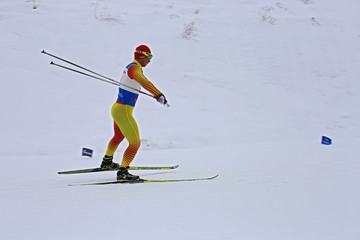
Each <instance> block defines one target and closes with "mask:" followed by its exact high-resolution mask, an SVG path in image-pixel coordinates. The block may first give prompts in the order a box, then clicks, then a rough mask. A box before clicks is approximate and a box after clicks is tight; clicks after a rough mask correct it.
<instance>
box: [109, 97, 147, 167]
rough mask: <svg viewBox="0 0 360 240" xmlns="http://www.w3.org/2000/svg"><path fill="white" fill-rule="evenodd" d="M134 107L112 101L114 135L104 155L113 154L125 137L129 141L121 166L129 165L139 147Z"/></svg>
mask: <svg viewBox="0 0 360 240" xmlns="http://www.w3.org/2000/svg"><path fill="white" fill-rule="evenodd" d="M133 110H134V107H132V106H129V105H125V104H121V103H118V102H116V103H114V105H113V106H112V109H111V115H112V117H113V119H114V137H113V138H112V139H111V140H110V142H109V144H108V147H107V150H106V155H107V156H113V155H114V153H115V151H116V149H117V148H118V146H119V144H120V143H121V142H122V140H124V138H126V140H127V141H128V142H129V146H128V148H127V149H126V150H125V152H124V155H123V159H122V162H121V166H125V167H127V166H129V165H130V163H131V162H132V160H133V159H134V158H135V155H136V153H137V151H138V150H139V148H140V134H139V128H138V125H137V123H136V121H135V119H134V117H133V115H132V113H133Z"/></svg>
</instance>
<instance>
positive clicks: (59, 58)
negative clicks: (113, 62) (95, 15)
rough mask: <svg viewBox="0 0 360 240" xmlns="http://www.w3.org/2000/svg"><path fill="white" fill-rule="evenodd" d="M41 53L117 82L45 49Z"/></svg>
mask: <svg viewBox="0 0 360 240" xmlns="http://www.w3.org/2000/svg"><path fill="white" fill-rule="evenodd" d="M41 53H44V54H46V55H49V56H50V57H53V58H56V59H58V60H60V61H63V62H66V63H68V64H70V65H73V66H75V67H78V68H80V69H83V70H85V71H88V72H90V73H92V74H95V75H97V76H100V77H102V78H105V79H107V80H109V81H112V82H115V83H117V81H115V80H113V79H111V78H108V77H106V76H104V75H101V74H99V73H97V72H94V71H91V70H90V69H87V68H85V67H82V66H80V65H78V64H75V63H73V62H70V61H68V60H65V59H63V58H61V57H58V56H55V55H53V54H51V53H48V52H45V50H42V51H41Z"/></svg>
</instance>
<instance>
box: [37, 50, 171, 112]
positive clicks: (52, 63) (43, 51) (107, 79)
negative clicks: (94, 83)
mask: <svg viewBox="0 0 360 240" xmlns="http://www.w3.org/2000/svg"><path fill="white" fill-rule="evenodd" d="M41 53H43V54H46V55H49V56H50V57H53V58H56V59H58V60H61V61H63V62H66V63H68V64H70V65H73V66H75V67H77V68H80V69H83V70H85V71H88V72H90V73H92V74H95V75H97V76H99V77H101V78H99V77H96V76H94V75H91V74H88V73H84V72H81V71H79V70H76V69H73V68H69V67H66V66H63V65H60V64H57V63H54V62H51V63H50V64H51V65H54V66H57V67H60V68H64V69H67V70H70V71H73V72H76V73H79V74H82V75H85V76H88V77H92V78H95V79H98V80H101V81H103V82H107V83H110V84H113V85H117V86H124V87H127V88H129V89H132V90H134V91H137V92H139V93H141V94H144V95H147V96H149V97H152V98H156V97H155V96H153V95H151V94H148V93H146V92H143V91H141V90H138V89H136V88H132V87H129V86H127V85H125V84H122V83H120V82H118V81H116V80H114V79H111V78H109V77H106V76H104V75H101V74H99V73H97V72H94V71H92V70H90V69H87V68H85V67H82V66H80V65H78V64H75V63H73V62H70V61H68V60H66V59H63V58H61V57H58V56H55V55H53V54H51V53H48V52H45V50H42V51H41ZM165 106H166V107H170V105H169V104H168V103H167V104H165Z"/></svg>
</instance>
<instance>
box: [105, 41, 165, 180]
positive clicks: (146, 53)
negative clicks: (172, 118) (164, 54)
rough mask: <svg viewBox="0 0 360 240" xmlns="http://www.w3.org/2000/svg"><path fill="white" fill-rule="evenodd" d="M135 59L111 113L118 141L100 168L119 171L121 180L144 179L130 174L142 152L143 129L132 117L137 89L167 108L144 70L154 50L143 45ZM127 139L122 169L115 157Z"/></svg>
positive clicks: (106, 154) (115, 140)
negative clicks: (135, 160) (136, 156)
mask: <svg viewBox="0 0 360 240" xmlns="http://www.w3.org/2000/svg"><path fill="white" fill-rule="evenodd" d="M134 55H135V56H134V58H135V59H134V60H133V61H132V62H131V63H130V64H129V65H127V66H126V68H125V70H124V71H123V75H122V77H121V80H120V83H121V84H123V85H120V87H119V94H118V98H117V101H116V102H115V103H114V104H113V106H112V109H111V115H112V117H113V119H114V137H113V138H112V139H111V140H110V142H109V144H108V147H107V150H106V153H105V156H104V158H103V161H102V162H101V166H100V167H101V168H104V169H117V168H119V171H118V172H117V179H118V180H138V179H140V178H139V176H135V175H132V174H130V173H129V172H128V169H127V168H128V167H129V165H130V163H131V162H132V161H133V159H134V157H135V155H136V153H137V151H138V150H139V148H140V135H139V129H138V126H137V123H136V121H135V119H134V117H133V115H132V113H133V110H134V107H135V104H136V101H137V98H138V96H139V92H138V91H136V90H134V89H137V90H140V89H141V87H144V88H145V89H146V90H147V91H149V92H150V93H151V94H152V95H153V96H154V97H155V98H156V100H157V101H158V102H159V103H161V104H163V105H165V104H167V100H166V98H165V96H164V94H162V93H161V92H160V91H159V90H158V89H157V88H156V87H155V86H154V85H153V84H152V83H151V82H150V81H149V80H148V79H147V78H146V77H145V76H144V75H143V71H142V68H143V67H146V66H147V65H148V64H149V62H150V61H151V58H152V56H153V55H152V54H151V51H150V48H149V47H147V46H146V45H140V46H138V47H137V48H136V49H135V52H134ZM128 87H130V88H128ZM124 138H126V140H127V141H128V142H129V146H128V148H127V149H126V150H125V152H124V155H123V158H122V162H121V165H119V164H118V163H115V162H113V156H114V153H115V151H116V149H117V148H118V146H119V144H120V143H121V142H122V141H123V140H124Z"/></svg>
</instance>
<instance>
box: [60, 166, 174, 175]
mask: <svg viewBox="0 0 360 240" xmlns="http://www.w3.org/2000/svg"><path fill="white" fill-rule="evenodd" d="M177 167H179V165H174V166H168V167H136V166H130V167H129V168H128V170H169V169H175V168H177ZM118 170H119V169H118V168H113V169H104V168H88V169H79V170H70V171H62V172H58V174H76V173H94V172H105V171H118Z"/></svg>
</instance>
